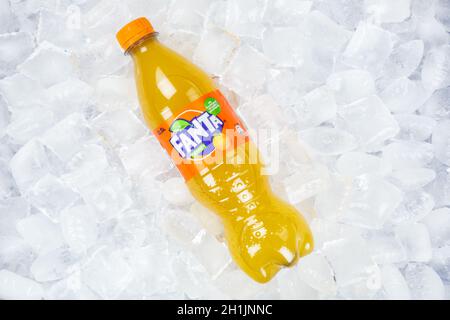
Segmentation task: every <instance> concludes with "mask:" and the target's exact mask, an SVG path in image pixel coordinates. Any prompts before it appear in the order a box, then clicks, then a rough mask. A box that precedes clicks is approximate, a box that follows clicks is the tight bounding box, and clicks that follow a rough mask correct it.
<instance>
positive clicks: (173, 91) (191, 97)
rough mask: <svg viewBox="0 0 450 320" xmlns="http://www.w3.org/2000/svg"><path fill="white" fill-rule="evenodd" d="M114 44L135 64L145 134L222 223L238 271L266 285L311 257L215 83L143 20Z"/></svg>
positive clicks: (298, 224) (309, 244) (308, 243)
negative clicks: (147, 131) (283, 270)
mask: <svg viewBox="0 0 450 320" xmlns="http://www.w3.org/2000/svg"><path fill="white" fill-rule="evenodd" d="M117 39H118V41H119V43H120V45H121V47H122V48H123V49H124V51H125V53H126V54H129V55H130V56H131V58H132V59H133V61H134V70H135V79H136V85H137V92H138V96H139V101H140V104H141V107H142V113H143V115H144V118H145V120H146V122H147V124H148V126H149V127H150V128H151V130H152V131H153V133H154V135H155V136H156V137H157V138H158V140H159V142H160V143H161V145H162V147H163V148H165V149H166V150H167V152H168V153H169V155H170V156H171V158H172V160H173V161H174V162H175V164H176V165H177V167H178V169H179V171H180V173H181V175H182V176H183V177H184V179H185V181H186V184H187V187H188V188H189V190H190V192H191V193H192V195H193V196H194V197H195V198H196V199H197V200H198V201H199V202H200V203H202V204H203V205H204V206H206V207H208V208H209V209H211V210H212V211H214V212H215V213H216V214H218V215H219V217H220V218H221V221H222V222H223V225H224V230H225V238H226V242H227V245H228V248H229V250H230V253H231V255H232V257H233V259H234V261H235V262H236V263H237V264H238V265H239V266H240V267H241V268H242V270H244V271H245V272H246V273H247V274H248V275H249V276H250V277H251V278H253V279H254V280H256V281H258V282H262V283H263V282H267V281H269V280H270V279H271V278H272V277H273V276H274V275H275V274H276V273H277V272H278V271H279V270H280V269H281V268H282V267H288V266H292V265H294V264H295V263H296V262H297V260H298V259H299V257H301V256H304V255H306V254H308V253H310V252H311V251H312V249H313V238H312V235H311V231H310V229H309V227H308V225H307V223H306V221H305V220H304V218H303V217H302V216H301V214H300V213H299V212H298V211H297V210H296V209H295V208H294V207H293V206H291V205H289V204H288V203H286V202H284V201H282V200H281V199H280V198H278V197H277V196H276V195H275V194H274V193H273V192H272V190H271V188H270V185H269V183H268V178H267V176H265V175H263V174H262V169H263V164H262V162H261V159H260V158H259V153H258V150H257V148H256V146H255V144H254V143H252V141H251V140H250V138H249V136H248V133H247V128H246V126H245V124H244V123H243V122H242V120H241V119H239V117H238V116H237V115H236V113H235V111H234V110H233V108H232V107H231V106H230V105H229V103H228V102H227V100H226V99H225V97H224V96H223V95H222V94H221V92H220V91H219V90H218V89H217V87H216V86H215V84H214V82H213V81H212V79H211V78H210V77H209V76H208V75H207V74H206V73H205V72H203V71H202V70H201V69H200V68H198V67H197V66H195V65H194V64H192V63H191V62H189V61H188V60H186V59H185V58H183V57H182V56H180V55H178V54H177V53H175V52H174V51H172V50H171V49H169V48H167V47H166V46H164V45H163V44H161V43H160V42H159V41H158V39H157V32H155V30H154V29H153V27H152V25H151V24H150V22H149V21H148V20H147V19H145V18H139V19H136V20H134V21H132V22H130V23H128V24H127V25H125V26H124V27H123V28H122V29H121V30H120V31H119V32H118V33H117ZM149 161H151V159H149Z"/></svg>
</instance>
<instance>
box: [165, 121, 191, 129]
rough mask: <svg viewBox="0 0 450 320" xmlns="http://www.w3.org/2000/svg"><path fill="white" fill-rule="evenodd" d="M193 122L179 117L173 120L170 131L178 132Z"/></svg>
mask: <svg viewBox="0 0 450 320" xmlns="http://www.w3.org/2000/svg"><path fill="white" fill-rule="evenodd" d="M190 124H191V123H190V122H189V121H186V120H184V119H177V120H175V121H174V122H172V125H171V126H170V128H169V130H170V132H178V131H181V130H183V129H184V128H186V127H187V126H189V125H190Z"/></svg>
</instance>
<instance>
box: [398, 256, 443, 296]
mask: <svg viewBox="0 0 450 320" xmlns="http://www.w3.org/2000/svg"><path fill="white" fill-rule="evenodd" d="M404 275H405V279H406V282H407V283H408V287H409V289H410V290H411V298H412V299H414V300H441V299H443V298H444V294H445V289H444V284H443V283H442V280H441V278H439V275H438V274H437V273H436V271H434V270H433V269H432V268H430V267H429V266H427V265H425V264H423V263H410V264H408V265H407V267H406V269H405V271H404Z"/></svg>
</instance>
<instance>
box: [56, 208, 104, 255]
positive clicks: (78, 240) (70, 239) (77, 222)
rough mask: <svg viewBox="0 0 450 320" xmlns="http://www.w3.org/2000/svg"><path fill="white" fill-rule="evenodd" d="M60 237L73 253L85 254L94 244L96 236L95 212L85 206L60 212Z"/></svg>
mask: <svg viewBox="0 0 450 320" xmlns="http://www.w3.org/2000/svg"><path fill="white" fill-rule="evenodd" d="M60 223H61V230H62V235H63V237H64V240H65V242H66V243H67V244H68V245H69V246H70V248H71V249H72V250H74V251H75V252H80V253H83V252H86V251H87V250H88V249H89V248H90V247H91V246H92V245H94V244H95V241H96V240H97V235H98V228H97V218H96V215H95V212H94V211H93V210H92V209H91V208H90V207H89V206H86V205H75V206H72V207H69V208H66V209H65V210H63V211H62V212H61V217H60Z"/></svg>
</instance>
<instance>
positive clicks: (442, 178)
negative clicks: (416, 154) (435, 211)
mask: <svg viewBox="0 0 450 320" xmlns="http://www.w3.org/2000/svg"><path fill="white" fill-rule="evenodd" d="M435 171H436V178H435V179H434V181H433V182H432V183H430V184H429V185H428V186H426V187H425V188H426V190H427V191H428V192H430V193H431V194H433V196H434V200H435V202H436V207H442V206H449V205H450V169H449V168H448V167H447V166H438V167H437V168H436V169H435Z"/></svg>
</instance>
